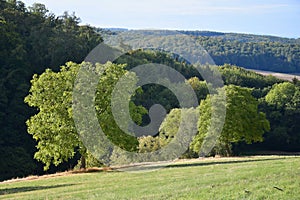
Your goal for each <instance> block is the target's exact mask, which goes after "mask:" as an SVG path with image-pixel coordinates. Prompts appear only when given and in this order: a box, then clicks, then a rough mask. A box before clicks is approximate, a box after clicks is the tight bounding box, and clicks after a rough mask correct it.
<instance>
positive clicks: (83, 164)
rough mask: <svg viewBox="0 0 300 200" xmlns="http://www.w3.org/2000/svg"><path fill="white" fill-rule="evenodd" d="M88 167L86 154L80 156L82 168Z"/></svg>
mask: <svg viewBox="0 0 300 200" xmlns="http://www.w3.org/2000/svg"><path fill="white" fill-rule="evenodd" d="M85 168H86V159H85V156H83V155H82V156H81V158H80V169H85Z"/></svg>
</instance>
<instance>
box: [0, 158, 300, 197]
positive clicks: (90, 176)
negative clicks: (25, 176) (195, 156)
mask: <svg viewBox="0 0 300 200" xmlns="http://www.w3.org/2000/svg"><path fill="white" fill-rule="evenodd" d="M0 199H226V200H228V199H272V200H273V199H288V200H293V199H295V200H296V199H300V157H299V156H298V157H296V156H257V157H242V158H219V159H203V160H190V161H179V162H176V163H174V164H172V165H170V166H168V167H164V168H161V169H159V170H155V171H140V172H136V173H128V172H118V171H112V172H95V173H81V174H71V175H66V176H57V177H40V178H38V179H36V180H20V181H12V182H4V183H0Z"/></svg>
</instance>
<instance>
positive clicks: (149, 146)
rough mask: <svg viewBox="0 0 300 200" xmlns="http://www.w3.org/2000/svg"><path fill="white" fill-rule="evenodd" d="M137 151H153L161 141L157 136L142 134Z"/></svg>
mask: <svg viewBox="0 0 300 200" xmlns="http://www.w3.org/2000/svg"><path fill="white" fill-rule="evenodd" d="M138 140H139V147H138V149H139V153H145V152H154V151H156V150H159V149H160V148H161V147H163V145H162V141H161V139H160V138H159V137H152V136H143V137H140V138H139V139H138Z"/></svg>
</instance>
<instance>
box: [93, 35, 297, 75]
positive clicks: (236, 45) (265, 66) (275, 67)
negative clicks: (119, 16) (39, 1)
mask: <svg viewBox="0 0 300 200" xmlns="http://www.w3.org/2000/svg"><path fill="white" fill-rule="evenodd" d="M114 30H117V31H114ZM97 31H98V32H100V33H101V34H118V33H120V31H121V32H122V31H127V29H98V30H97ZM162 32H163V31H162ZM179 32H181V33H184V34H187V35H191V36H193V37H196V38H197V39H198V41H199V43H200V44H201V45H202V47H203V48H204V49H205V50H207V52H208V53H209V54H210V55H211V57H212V58H213V59H214V61H215V63H216V64H217V65H223V64H225V63H229V64H233V65H237V66H241V67H245V68H248V69H256V70H265V71H273V72H281V73H300V39H292V38H282V37H276V36H268V35H253V34H239V33H221V32H211V31H179ZM170 42H171V43H172V42H177V41H167V40H166V41H165V44H161V46H165V45H167V44H168V43H170ZM181 48H186V50H187V51H189V48H190V47H188V46H186V47H182V46H181Z"/></svg>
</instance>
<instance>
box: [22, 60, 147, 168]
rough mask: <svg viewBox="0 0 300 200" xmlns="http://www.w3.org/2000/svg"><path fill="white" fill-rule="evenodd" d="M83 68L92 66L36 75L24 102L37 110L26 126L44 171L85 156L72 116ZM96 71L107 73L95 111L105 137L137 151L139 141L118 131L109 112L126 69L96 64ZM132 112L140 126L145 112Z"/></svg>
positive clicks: (135, 108) (70, 64) (72, 65)
mask: <svg viewBox="0 0 300 200" xmlns="http://www.w3.org/2000/svg"><path fill="white" fill-rule="evenodd" d="M81 65H91V64H88V63H82V64H76V63H73V62H68V63H67V64H66V65H65V66H62V67H61V70H60V71H59V72H57V73H56V72H53V71H52V70H50V69H48V70H46V71H45V72H44V73H43V74H41V75H39V76H38V75H34V77H33V79H32V81H31V84H32V86H31V89H30V94H29V95H28V96H27V97H26V98H25V102H26V103H28V105H30V106H32V107H36V108H38V113H37V114H36V115H34V116H32V117H31V118H30V119H29V120H28V121H27V126H28V132H29V133H30V134H31V135H32V136H33V138H34V139H35V140H36V141H37V142H38V144H37V149H38V151H37V152H36V153H35V158H36V159H37V160H39V161H42V162H43V163H44V164H45V170H47V169H48V168H49V166H50V164H51V163H53V164H54V165H56V166H57V165H58V164H60V163H62V162H63V161H67V160H68V159H69V158H72V157H73V156H74V154H75V152H76V149H79V152H80V154H81V155H82V156H83V157H84V156H86V153H87V152H86V148H85V146H84V145H83V143H82V142H81V140H80V138H79V135H78V134H77V131H76V128H75V124H74V120H73V112H72V92H73V85H74V81H75V78H76V75H77V73H78V70H79V68H80V67H81ZM95 71H103V72H104V73H103V75H102V76H101V78H100V80H99V83H98V87H97V92H96V100H95V110H96V112H97V115H98V118H99V121H100V124H101V126H102V129H103V131H104V133H105V134H106V135H107V137H108V138H109V139H110V140H111V141H112V142H113V143H114V144H116V145H118V146H119V147H121V148H124V149H126V150H131V151H133V150H136V149H137V146H138V141H137V139H136V138H135V137H133V136H130V135H127V134H125V133H123V132H122V131H121V130H120V129H119V128H118V126H117V125H116V124H115V122H114V120H113V115H112V113H111V108H110V98H111V92H112V90H113V88H114V86H115V84H116V82H117V81H118V80H119V78H120V77H121V76H122V75H124V74H125V73H126V70H124V65H116V64H112V63H106V64H104V65H100V64H96V65H95ZM130 108H131V110H132V112H136V113H135V114H133V115H132V116H133V118H134V120H135V121H137V122H141V118H142V116H141V115H142V114H144V113H146V112H145V109H143V108H142V107H139V106H135V105H134V104H133V103H131V106H130ZM139 113H142V114H139ZM82 164H83V166H84V163H82Z"/></svg>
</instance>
